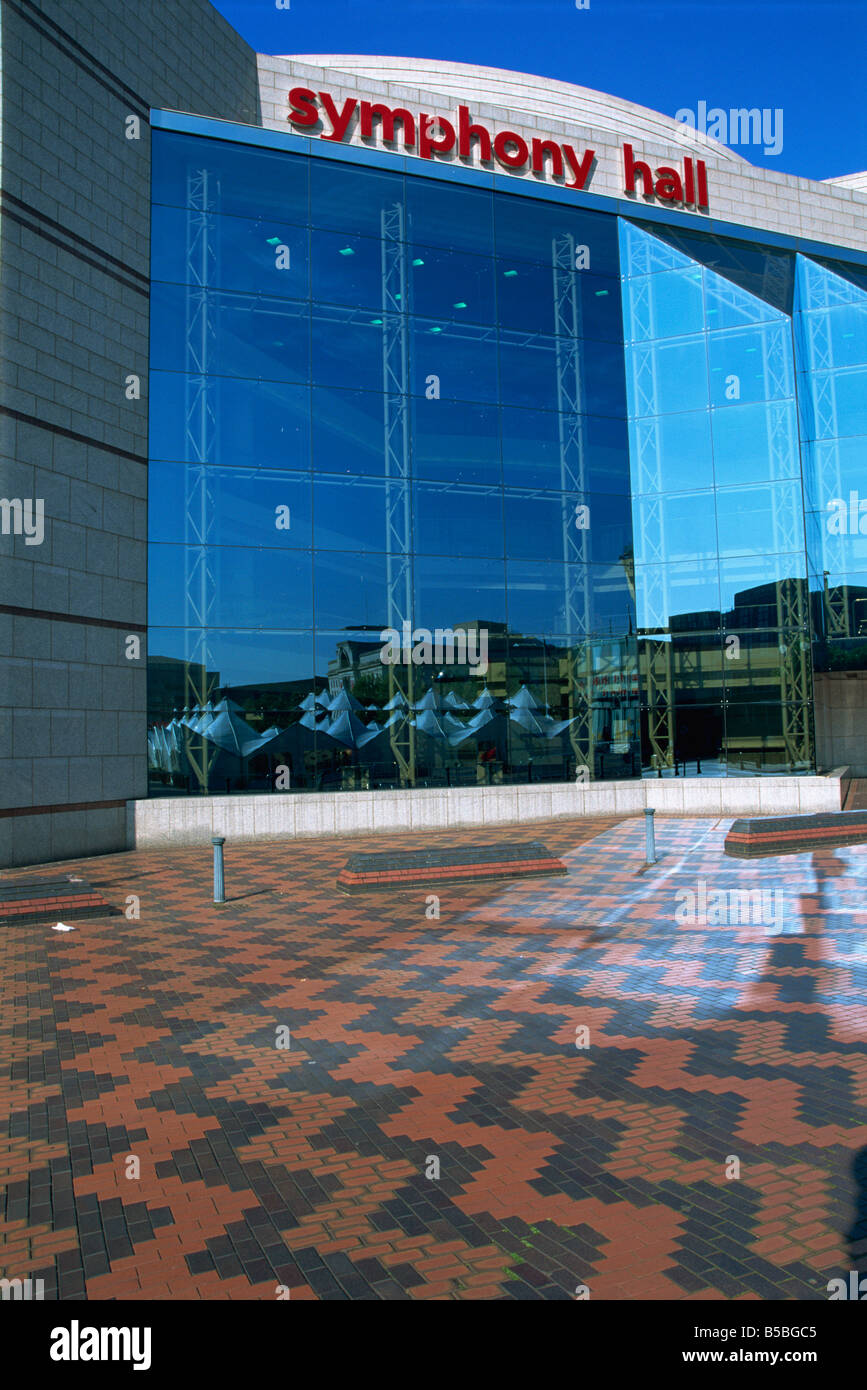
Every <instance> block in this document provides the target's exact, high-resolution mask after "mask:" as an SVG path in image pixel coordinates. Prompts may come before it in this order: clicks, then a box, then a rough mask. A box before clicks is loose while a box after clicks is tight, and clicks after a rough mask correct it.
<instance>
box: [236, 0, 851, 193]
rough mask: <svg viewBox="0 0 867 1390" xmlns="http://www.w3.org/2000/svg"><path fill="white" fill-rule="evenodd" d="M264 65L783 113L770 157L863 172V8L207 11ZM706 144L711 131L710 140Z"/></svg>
mask: <svg viewBox="0 0 867 1390" xmlns="http://www.w3.org/2000/svg"><path fill="white" fill-rule="evenodd" d="M215 3H216V8H217V9H218V10H219V11H220V13H221V14H223V15H224V16H225V17H226V19H228V21H229V23H230V24H232V25H233V26H234V27H235V28H236V29H237V30H238V32H239V33H240V34H241V35H242V36H243V37H244V38H245V39H246V40H247V42H248V43H250V44H251V45H252V46H253V47H254V48H255V49H257V50H258V51H259V52H261V53H299V54H300V53H385V54H396V55H400V56H403V57H413V58H446V59H451V60H452V61H455V62H461V63H478V64H482V65H484V66H488V67H501V68H514V69H518V70H521V71H524V72H532V73H538V74H541V75H542V76H547V77H554V78H559V79H561V80H563V81H566V82H576V83H578V84H579V85H581V86H584V87H593V88H595V89H597V90H598V91H603V92H611V93H614V94H615V95H617V96H621V97H626V98H627V99H628V100H630V101H635V102H638V103H640V104H641V105H643V106H649V107H652V108H653V109H654V110H656V111H664V112H667V113H668V114H669V115H672V116H673V115H674V114H675V112H676V111H677V110H678V109H680V108H689V109H690V110H693V111H695V110H697V108H698V103H699V102H700V101H705V102H707V105H708V107H709V108H710V107H714V106H716V107H721V108H723V109H725V110H729V109H731V108H733V107H758V108H759V109H762V108H769V109H770V110H772V111H773V110H776V109H778V108H780V109H782V112H783V126H782V128H783V147H782V150H781V152H780V153H779V154H778V155H775V156H774V155H767V156H766V155H765V154H764V153H763V150H762V148H760V147H759V148H756V147H753V146H736V147H735V148H737V149H738V152H739V153H740V154H742V155H743V156H744V157H745V158H746V159H748V160H749V161H750V163H752V164H759V165H764V166H766V167H768V168H771V169H777V170H779V171H780V172H781V173H786V174H800V175H802V176H803V177H806V178H815V179H822V178H830V177H832V176H834V175H837V174H850V173H854V172H856V171H860V170H862V169H867V114H865V111H867V102H865V89H867V83H865V78H864V66H865V54H867V0H810V3H797V0H795V2H794V3H792V0H749V3H742V0H665V3H654V2H653V0H590V8H589V9H587V10H578V9H576V8H575V3H574V0H457V3H456V2H455V0H438V2H435V0H367V3H363V0H290V5H291V7H290V9H288V10H283V9H278V8H277V5H276V0H215ZM711 133H712V132H711Z"/></svg>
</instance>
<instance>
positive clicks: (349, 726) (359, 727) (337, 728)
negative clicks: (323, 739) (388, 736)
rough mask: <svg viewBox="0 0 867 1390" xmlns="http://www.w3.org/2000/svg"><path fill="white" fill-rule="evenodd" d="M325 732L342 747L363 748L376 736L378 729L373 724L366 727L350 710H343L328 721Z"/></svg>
mask: <svg viewBox="0 0 867 1390" xmlns="http://www.w3.org/2000/svg"><path fill="white" fill-rule="evenodd" d="M325 732H326V733H327V734H328V735H329V736H330V737H331V738H333V739H334V741H335V742H336V743H342V744H343V746H344V748H363V747H364V745H365V743H369V742H370V740H371V739H372V738H376V736H377V734H378V733H379V729H378V728H377V727H376V726H375V725H374V726H372V727H371V728H367V727H366V726H365V725H364V724H362V722H361V720H360V719H359V718H358V717H357V716H356V715H355V714H353V713H352V711H351V710H343V711H341V713H340V714H338V715H337V716H336V717H335V718H334V719H332V720H331V721H330V723H329V726H328V728H327V729H326V731H325Z"/></svg>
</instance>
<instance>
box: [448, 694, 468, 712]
mask: <svg viewBox="0 0 867 1390" xmlns="http://www.w3.org/2000/svg"><path fill="white" fill-rule="evenodd" d="M443 704H444V705H448V707H449V709H469V705H468V704H467V702H466V700H462V699H461V697H460V695H456V694H455V692H454V691H453V690H450V691H449V693H448V695H447V696H446V698H445V700H444V701H443Z"/></svg>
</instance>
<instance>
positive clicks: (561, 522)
mask: <svg viewBox="0 0 867 1390" xmlns="http://www.w3.org/2000/svg"><path fill="white" fill-rule="evenodd" d="M580 507H586V508H587V511H586V512H582V513H580V514H578V513H577V512H576V509H577V508H580ZM505 509H506V554H507V555H509V556H511V557H512V558H513V559H540V560H551V559H555V558H563V559H566V560H568V561H573V562H574V561H578V560H582V559H586V560H592V561H595V562H598V563H604V562H605V561H608V562H612V563H613V562H617V561H618V560H619V559H620V557H621V556H622V555H623V554H624V552H625V551H626V550H627V548H630V549H631V544H632V523H631V517H630V513H629V505H628V503H627V501H626V499H625V498H622V497H611V496H607V495H606V494H604V493H583V494H581V495H577V494H575V493H562V494H551V493H539V492H528V491H523V490H522V491H518V490H512V489H510V490H508V491H507V492H506V494H505ZM579 520H581V521H587V522H588V525H587V526H586V528H582V529H579V527H578V526H577V525H576V523H577V522H578V521H579Z"/></svg>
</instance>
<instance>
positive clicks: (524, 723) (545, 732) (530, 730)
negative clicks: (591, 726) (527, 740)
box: [509, 708, 572, 738]
mask: <svg viewBox="0 0 867 1390" xmlns="http://www.w3.org/2000/svg"><path fill="white" fill-rule="evenodd" d="M509 719H510V720H511V721H512V723H513V724H519V725H520V727H521V728H522V729H523V730H524V732H525V733H527V734H531V735H532V736H533V737H534V738H556V737H557V735H558V734H562V732H563V730H564V729H568V727H569V725H570V724H571V723H572V720H571V719H562V720H556V719H552V718H551V717H550V715H547V714H538V713H536V712H534V711H533V710H531V709H527V708H523V709H516V710H513V711H512V713H511V714H510V715H509Z"/></svg>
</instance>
